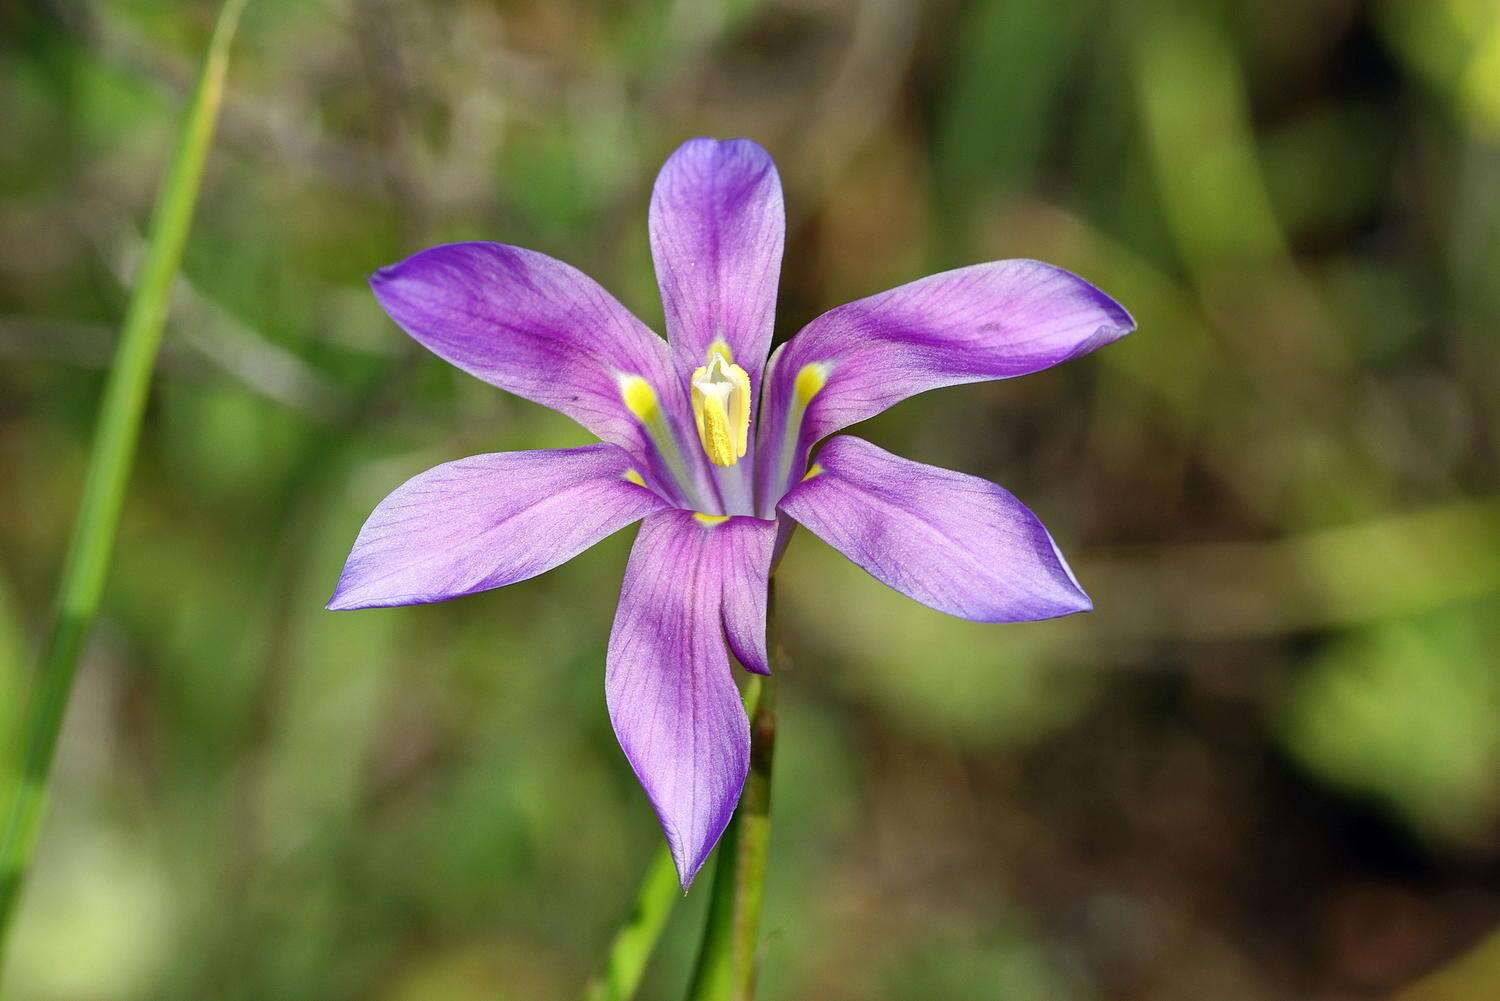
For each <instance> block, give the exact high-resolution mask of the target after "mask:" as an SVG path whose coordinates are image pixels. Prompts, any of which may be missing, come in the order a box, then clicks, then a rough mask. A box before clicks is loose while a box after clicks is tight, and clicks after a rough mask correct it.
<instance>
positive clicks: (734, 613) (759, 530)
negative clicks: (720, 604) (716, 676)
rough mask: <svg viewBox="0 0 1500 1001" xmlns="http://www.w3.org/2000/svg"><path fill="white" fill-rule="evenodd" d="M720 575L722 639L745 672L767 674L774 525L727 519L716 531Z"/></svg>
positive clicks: (769, 670) (768, 666)
mask: <svg viewBox="0 0 1500 1001" xmlns="http://www.w3.org/2000/svg"><path fill="white" fill-rule="evenodd" d="M716 534H717V539H716V541H717V543H718V545H719V546H720V549H721V551H722V555H721V556H720V557H719V559H720V561H721V566H722V567H723V575H724V608H723V618H724V636H725V638H726V639H727V640H728V641H729V649H731V650H733V651H734V656H735V659H736V660H738V661H739V662H740V663H741V664H743V665H744V666H745V669H746V670H749V671H754V672H755V673H756V674H770V673H771V662H770V658H769V657H767V656H766V594H767V589H768V587H769V585H770V580H771V553H772V551H773V550H774V549H775V548H776V522H774V521H762V520H761V519H759V518H731V519H729V520H728V521H726V522H724V523H723V524H722V525H720V526H719V527H718V529H717V530H716Z"/></svg>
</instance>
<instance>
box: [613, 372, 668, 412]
mask: <svg viewBox="0 0 1500 1001" xmlns="http://www.w3.org/2000/svg"><path fill="white" fill-rule="evenodd" d="M620 399H622V400H624V401H625V408H626V409H627V410H629V411H630V412H631V413H632V414H635V416H636V419H637V420H639V421H641V422H642V423H644V422H646V421H654V420H655V419H656V418H657V416H658V415H659V414H660V413H661V410H660V406H661V405H660V404H659V403H658V402H657V399H656V390H654V389H652V388H651V383H649V382H647V381H646V380H645V379H642V378H641V377H640V376H638V375H622V376H620Z"/></svg>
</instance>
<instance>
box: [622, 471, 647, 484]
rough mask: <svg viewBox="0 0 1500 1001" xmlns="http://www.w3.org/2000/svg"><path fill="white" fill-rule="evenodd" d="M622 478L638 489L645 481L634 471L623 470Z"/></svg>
mask: <svg viewBox="0 0 1500 1001" xmlns="http://www.w3.org/2000/svg"><path fill="white" fill-rule="evenodd" d="M622 478H623V479H627V480H629V481H630V482H631V483H634V484H635V485H636V486H638V487H644V486H645V485H646V480H645V479H644V478H643V477H642V476H641V474H640V473H639V472H637V471H636V470H634V469H627V470H625V473H624V476H623V477H622Z"/></svg>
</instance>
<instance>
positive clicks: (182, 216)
mask: <svg viewBox="0 0 1500 1001" xmlns="http://www.w3.org/2000/svg"><path fill="white" fill-rule="evenodd" d="M244 6H245V0H226V3H225V4H224V6H223V8H222V9H221V10H220V12H219V18H218V21H217V23H216V24H215V25H214V30H213V36H212V37H211V39H210V40H209V45H208V52H207V54H206V55H205V57H204V61H203V69H202V72H201V74H200V76H199V78H198V84H197V87H196V89H195V90H194V93H193V97H192V103H191V104H190V105H189V108H188V112H187V118H186V120H185V121H184V122H183V126H182V131H181V133H180V134H179V136H178V140H177V147H176V149H175V150H174V152H173V154H172V160H171V163H170V165H169V166H168V168H167V174H166V176H165V178H164V179H163V181H162V186H161V190H160V192H159V193H158V195H157V200H156V207H155V210H154V212H153V214H152V218H151V228H150V233H149V235H148V238H147V248H146V256H145V258H144V260H143V261H142V262H141V270H140V274H139V276H138V278H137V281H136V284H135V288H134V289H133V291H132V293H131V297H130V303H129V306H128V307H127V309H126V312H125V320H124V324H123V325H122V328H121V332H120V341H119V345H118V347H117V349H116V353H115V360H114V364H113V366H112V367H111V368H110V372H109V380H108V383H107V384H106V386H105V390H104V400H103V403H102V405H101V407H100V411H99V420H98V425H97V428H96V431H95V437H94V447H93V451H92V452H91V454H90V456H89V466H88V473H87V475H86V476H85V479H84V484H83V497H82V500H81V502H80V504H79V509H78V517H77V520H76V521H75V522H74V526H73V536H72V539H71V541H70V542H69V546H68V555H67V559H66V562H65V563H64V564H63V571H62V578H61V581H60V583H59V585H58V593H57V608H56V613H55V614H56V617H55V619H54V620H53V625H52V630H51V632H50V633H49V635H48V637H47V642H46V646H45V647H44V649H43V653H42V662H41V671H40V673H39V674H38V676H37V678H36V680H35V683H34V687H33V691H32V696H31V701H30V703H29V704H28V706H27V710H26V716H25V718H24V719H23V720H22V723H21V726H20V730H19V736H20V740H21V747H20V753H21V755H22V758H21V764H20V771H19V774H18V776H17V778H16V783H15V790H14V793H13V796H12V798H11V801H10V803H9V805H8V807H7V808H6V814H5V819H4V826H3V828H0V831H3V835H0V950H3V947H4V943H5V939H6V933H7V932H8V931H9V928H10V922H11V917H12V915H13V913H14V911H15V906H16V899H17V897H18V896H19V893H20V889H21V884H22V882H23V880H24V878H25V876H26V871H27V868H28V866H29V865H30V862H31V857H32V854H33V852H34V851H35V848H36V841H37V834H38V830H39V828H40V824H41V819H42V814H43V809H44V807H45V805H46V793H47V776H48V773H49V772H50V770H51V767H52V758H53V754H54V752H55V750H56V747H57V734H58V729H59V727H60V726H61V723H62V717H63V711H64V710H65V709H66V707H67V704H68V695H69V692H70V691H71V690H72V686H73V675H74V670H75V667H76V666H77V662H78V655H79V652H80V651H81V649H82V647H83V642H84V639H85V638H86V636H87V634H88V630H89V626H90V625H91V624H92V622H93V620H94V615H95V613H96V612H97V611H98V608H99V600H100V596H101V594H102V593H103V590H104V580H105V576H106V574H107V572H108V569H109V559H110V554H111V551H112V550H113V549H114V542H115V535H116V532H117V530H118V528H119V522H120V510H121V507H122V505H123V504H124V500H125V488H126V484H127V483H128V481H129V478H130V467H131V464H132V460H133V459H134V457H135V449H136V442H137V441H138V439H139V438H140V430H141V417H142V414H143V412H144V410H145V406H146V398H147V394H148V392H149V390H150V386H151V373H152V370H153V368H154V367H155V364H156V355H157V349H158V348H159V347H160V345H161V337H162V329H163V327H164V325H165V324H166V318H167V308H168V305H169V304H170V301H171V295H172V285H173V282H174V279H175V278H176V277H177V271H178V268H179V266H180V265H181V263H182V251H183V246H184V245H185V244H186V242H187V236H188V230H189V228H190V225H191V223H192V217H193V207H194V205H195V203H196V202H197V200H198V188H199V185H200V183H201V182H202V179H203V166H204V162H205V160H206V159H207V157H208V149H209V145H210V142H211V140H212V139H213V132H214V123H215V121H216V120H217V118H218V113H219V104H220V102H221V100H222V98H223V95H224V76H225V70H226V67H227V64H228V58H229V43H230V39H231V38H232V37H233V35H234V30H235V27H236V25H237V24H238V22H239V17H240V12H241V11H242V10H243V9H244ZM0 955H3V951H0Z"/></svg>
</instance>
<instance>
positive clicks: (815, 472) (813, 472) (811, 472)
mask: <svg viewBox="0 0 1500 1001" xmlns="http://www.w3.org/2000/svg"><path fill="white" fill-rule="evenodd" d="M631 472H634V470H631ZM821 472H823V467H822V466H820V465H818V464H817V463H816V462H814V463H813V464H812V468H811V469H809V470H808V471H807V475H806V476H804V477H802V482H803V483H806V482H807V481H808V480H810V479H812V478H813V477H814V476H817V475H818V474H819V473H821Z"/></svg>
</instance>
